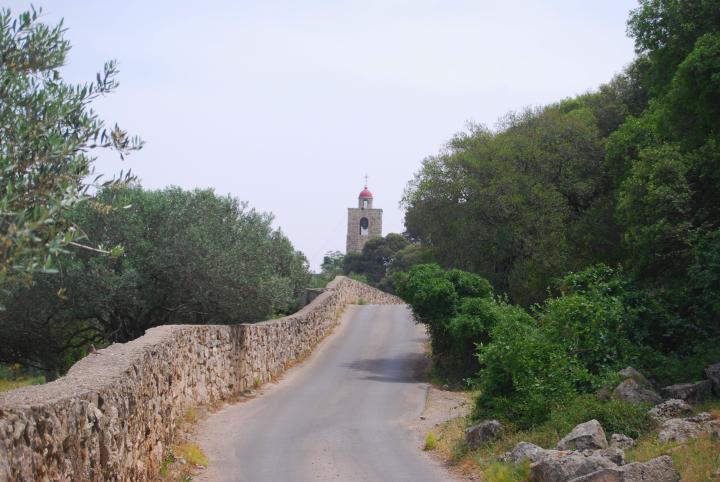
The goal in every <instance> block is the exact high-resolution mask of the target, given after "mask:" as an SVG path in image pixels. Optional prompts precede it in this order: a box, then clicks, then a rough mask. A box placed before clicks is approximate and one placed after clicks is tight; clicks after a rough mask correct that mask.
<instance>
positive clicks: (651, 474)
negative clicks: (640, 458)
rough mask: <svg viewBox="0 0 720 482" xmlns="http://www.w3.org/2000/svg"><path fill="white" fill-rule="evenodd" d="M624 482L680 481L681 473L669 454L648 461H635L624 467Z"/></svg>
mask: <svg viewBox="0 0 720 482" xmlns="http://www.w3.org/2000/svg"><path fill="white" fill-rule="evenodd" d="M622 474H623V477H622V481H623V482H650V481H652V482H680V474H679V473H678V471H677V470H676V469H675V467H674V466H673V462H672V459H671V458H670V456H668V455H663V456H662V457H657V458H655V459H652V460H648V461H647V462H634V463H632V464H627V465H626V466H624V467H623V468H622Z"/></svg>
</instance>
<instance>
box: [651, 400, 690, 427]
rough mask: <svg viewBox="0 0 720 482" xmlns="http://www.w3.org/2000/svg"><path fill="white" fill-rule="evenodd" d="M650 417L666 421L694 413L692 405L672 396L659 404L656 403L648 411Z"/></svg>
mask: <svg viewBox="0 0 720 482" xmlns="http://www.w3.org/2000/svg"><path fill="white" fill-rule="evenodd" d="M648 413H649V414H650V417H652V418H653V419H654V420H656V421H658V422H664V421H665V420H669V419H671V418H679V417H682V416H684V415H689V414H690V413H692V407H691V406H690V405H689V404H688V403H687V402H686V401H685V400H681V399H679V398H671V399H670V400H667V401H665V402H663V403H661V404H659V405H655V406H654V407H653V408H651V409H650V411H649V412H648Z"/></svg>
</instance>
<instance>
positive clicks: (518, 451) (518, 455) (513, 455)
mask: <svg viewBox="0 0 720 482" xmlns="http://www.w3.org/2000/svg"><path fill="white" fill-rule="evenodd" d="M547 452H548V451H547V450H545V449H544V448H542V447H538V446H537V445H535V444H531V443H528V442H520V443H518V444H517V445H515V448H513V449H512V450H511V451H510V452H507V453H505V454H504V455H502V456H501V457H500V460H501V461H503V462H511V463H514V464H516V463H518V462H521V461H523V460H529V461H530V462H538V461H539V460H540V459H542V458H543V457H544V456H545V455H546V453H547Z"/></svg>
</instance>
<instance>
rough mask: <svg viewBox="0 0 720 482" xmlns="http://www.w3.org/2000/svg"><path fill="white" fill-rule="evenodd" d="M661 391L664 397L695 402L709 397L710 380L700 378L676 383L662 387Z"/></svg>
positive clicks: (710, 389) (710, 390)
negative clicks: (694, 380)
mask: <svg viewBox="0 0 720 482" xmlns="http://www.w3.org/2000/svg"><path fill="white" fill-rule="evenodd" d="M661 392H662V394H663V396H664V397H665V398H679V399H681V400H685V401H686V402H688V403H692V404H696V403H698V402H702V401H703V400H705V399H706V398H709V397H710V393H711V392H712V382H711V381H710V380H702V381H699V382H693V383H678V384H676V385H670V386H668V387H663V388H662V390H661Z"/></svg>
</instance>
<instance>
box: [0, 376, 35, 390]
mask: <svg viewBox="0 0 720 482" xmlns="http://www.w3.org/2000/svg"><path fill="white" fill-rule="evenodd" d="M42 383H45V377H44V376H42V375H40V376H37V377H26V378H18V379H16V380H10V379H6V378H0V392H8V391H10V390H15V389H16V388H20V387H26V386H28V385H40V384H42Z"/></svg>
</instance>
